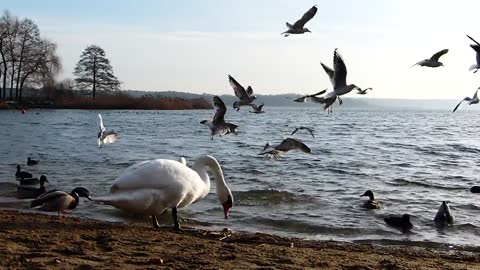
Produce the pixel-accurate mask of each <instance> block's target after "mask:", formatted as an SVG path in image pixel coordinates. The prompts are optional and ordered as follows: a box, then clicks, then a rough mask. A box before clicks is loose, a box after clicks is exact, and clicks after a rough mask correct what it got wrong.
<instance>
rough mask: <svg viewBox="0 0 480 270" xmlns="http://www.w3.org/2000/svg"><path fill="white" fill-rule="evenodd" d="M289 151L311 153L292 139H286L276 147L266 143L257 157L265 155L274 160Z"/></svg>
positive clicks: (300, 143)
mask: <svg viewBox="0 0 480 270" xmlns="http://www.w3.org/2000/svg"><path fill="white" fill-rule="evenodd" d="M290 150H300V151H302V152H304V153H310V152H311V151H312V150H310V148H309V147H308V146H306V145H305V144H304V143H302V142H301V141H299V140H296V139H292V138H286V139H285V140H283V141H282V142H281V143H280V144H277V145H271V144H270V142H268V143H267V144H266V145H265V146H264V147H263V150H262V152H261V153H260V154H259V155H267V156H273V157H274V158H279V157H280V156H281V155H282V154H283V153H286V152H288V151H290Z"/></svg>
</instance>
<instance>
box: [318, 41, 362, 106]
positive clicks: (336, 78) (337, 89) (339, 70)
mask: <svg viewBox="0 0 480 270" xmlns="http://www.w3.org/2000/svg"><path fill="white" fill-rule="evenodd" d="M320 64H321V65H322V67H323V69H324V70H325V73H327V75H328V77H329V79H330V82H331V83H332V86H333V91H331V92H329V93H327V94H326V95H325V96H324V97H322V98H320V99H319V100H318V102H320V103H322V104H324V105H323V109H324V110H327V109H328V108H329V107H330V106H332V104H333V103H334V102H335V100H337V97H338V98H339V102H340V105H342V101H341V99H340V96H341V95H345V94H348V93H350V91H352V90H353V89H359V88H358V86H356V85H355V84H347V67H346V66H345V61H343V58H342V56H341V55H340V53H339V52H338V49H335V51H334V52H333V69H331V68H330V67H328V66H327V65H325V64H323V63H321V62H320ZM330 112H331V109H330Z"/></svg>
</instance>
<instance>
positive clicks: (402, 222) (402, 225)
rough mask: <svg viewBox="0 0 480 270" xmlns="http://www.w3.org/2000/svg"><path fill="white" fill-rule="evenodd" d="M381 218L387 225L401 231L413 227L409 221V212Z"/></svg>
mask: <svg viewBox="0 0 480 270" xmlns="http://www.w3.org/2000/svg"><path fill="white" fill-rule="evenodd" d="M383 220H384V221H385V223H387V224H388V225H390V226H392V227H395V228H398V229H401V230H402V231H403V232H407V231H409V230H410V229H411V228H412V227H413V225H412V223H411V222H410V215H409V214H403V215H402V216H401V217H400V216H391V217H386V218H384V219H383Z"/></svg>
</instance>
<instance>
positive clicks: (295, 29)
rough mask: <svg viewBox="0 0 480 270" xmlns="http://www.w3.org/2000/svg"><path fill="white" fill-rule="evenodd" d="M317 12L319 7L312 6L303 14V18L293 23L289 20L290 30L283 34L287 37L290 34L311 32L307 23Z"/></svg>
mask: <svg viewBox="0 0 480 270" xmlns="http://www.w3.org/2000/svg"><path fill="white" fill-rule="evenodd" d="M316 13H317V7H316V6H313V7H311V8H310V9H309V10H308V11H307V12H305V14H303V16H302V18H301V19H300V20H298V21H296V22H295V23H294V24H293V25H291V24H290V23H288V22H287V27H288V30H287V31H285V32H283V33H282V35H285V37H288V35H290V34H303V33H306V32H309V33H311V32H310V30H308V28H306V27H305V24H306V23H307V22H308V21H310V20H311V19H312V18H313V16H315V14H316Z"/></svg>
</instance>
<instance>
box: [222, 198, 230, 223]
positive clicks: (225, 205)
mask: <svg viewBox="0 0 480 270" xmlns="http://www.w3.org/2000/svg"><path fill="white" fill-rule="evenodd" d="M230 208H232V204H231V203H230V202H228V201H227V202H225V203H223V212H224V213H225V219H228V217H229V216H230Z"/></svg>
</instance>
